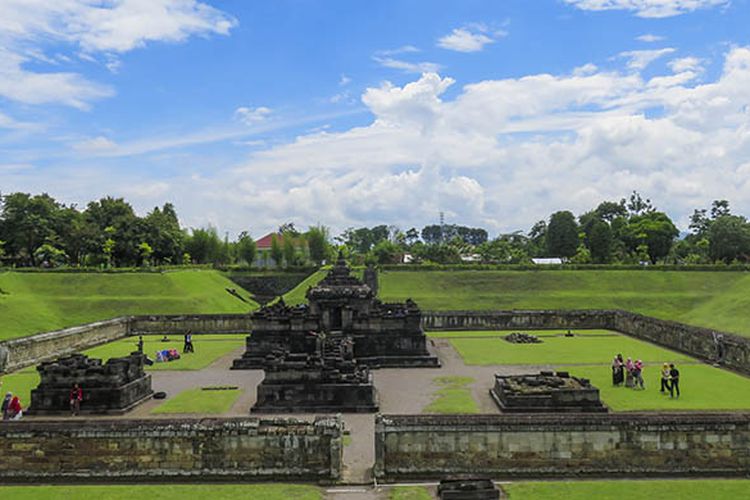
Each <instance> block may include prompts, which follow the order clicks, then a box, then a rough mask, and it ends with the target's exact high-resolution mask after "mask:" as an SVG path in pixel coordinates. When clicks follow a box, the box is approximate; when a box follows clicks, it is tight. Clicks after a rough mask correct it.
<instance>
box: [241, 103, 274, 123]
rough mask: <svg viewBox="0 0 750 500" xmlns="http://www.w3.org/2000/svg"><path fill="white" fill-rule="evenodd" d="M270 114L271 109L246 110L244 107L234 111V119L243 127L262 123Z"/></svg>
mask: <svg viewBox="0 0 750 500" xmlns="http://www.w3.org/2000/svg"><path fill="white" fill-rule="evenodd" d="M270 114H271V109H270V108H266V107H265V106H260V107H258V108H248V107H245V106H242V107H239V108H237V109H236V110H235V111H234V117H235V118H236V119H238V120H240V121H241V122H242V123H244V124H245V125H255V124H257V123H259V122H262V121H263V120H265V119H266V118H268V115H270Z"/></svg>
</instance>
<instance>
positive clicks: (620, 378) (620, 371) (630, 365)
mask: <svg viewBox="0 0 750 500" xmlns="http://www.w3.org/2000/svg"><path fill="white" fill-rule="evenodd" d="M622 384H625V387H629V388H631V389H641V390H642V389H645V388H646V384H645V383H644V381H643V361H641V360H640V359H637V360H635V361H633V359H632V358H628V359H627V360H623V357H622V354H618V355H617V356H615V358H614V359H613V360H612V385H615V386H619V385H622ZM661 392H662V393H666V392H669V397H672V398H673V397H674V394H675V392H676V393H677V397H678V398H679V397H680V371H679V370H678V369H677V367H676V366H675V365H674V363H664V365H663V366H662V368H661Z"/></svg>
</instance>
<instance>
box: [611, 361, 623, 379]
mask: <svg viewBox="0 0 750 500" xmlns="http://www.w3.org/2000/svg"><path fill="white" fill-rule="evenodd" d="M620 384H622V363H621V362H620V360H619V359H618V357H617V356H615V358H614V359H613V360H612V385H620Z"/></svg>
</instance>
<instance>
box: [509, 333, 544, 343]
mask: <svg viewBox="0 0 750 500" xmlns="http://www.w3.org/2000/svg"><path fill="white" fill-rule="evenodd" d="M503 338H504V339H505V340H506V341H507V342H510V343H511V344H541V343H542V339H540V338H539V337H537V336H536V335H532V334H530V333H522V332H513V333H509V334H508V335H506V336H505V337H503Z"/></svg>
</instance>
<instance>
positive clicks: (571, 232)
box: [546, 211, 578, 257]
mask: <svg viewBox="0 0 750 500" xmlns="http://www.w3.org/2000/svg"><path fill="white" fill-rule="evenodd" d="M546 241H547V253H548V256H549V257H573V256H574V255H575V254H576V251H577V250H578V224H577V223H576V219H575V217H574V216H573V214H572V213H570V212H568V211H561V212H555V213H554V214H552V217H550V221H549V225H548V226H547V237H546Z"/></svg>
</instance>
